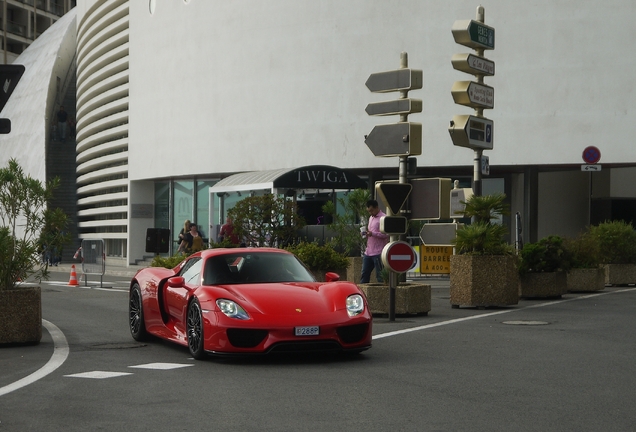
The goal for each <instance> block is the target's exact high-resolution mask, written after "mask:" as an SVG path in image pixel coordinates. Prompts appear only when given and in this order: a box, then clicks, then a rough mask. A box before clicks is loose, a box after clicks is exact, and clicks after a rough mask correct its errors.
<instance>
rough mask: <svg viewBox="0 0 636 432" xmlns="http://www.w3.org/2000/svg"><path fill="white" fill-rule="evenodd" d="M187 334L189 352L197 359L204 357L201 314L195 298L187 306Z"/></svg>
mask: <svg viewBox="0 0 636 432" xmlns="http://www.w3.org/2000/svg"><path fill="white" fill-rule="evenodd" d="M186 333H187V335H188V348H189V349H190V354H191V355H192V357H194V358H195V359H197V360H201V359H203V358H205V351H204V350H203V315H202V313H201V305H199V301H198V300H197V299H193V300H192V301H191V302H190V305H189V306H188V322H187V324H186Z"/></svg>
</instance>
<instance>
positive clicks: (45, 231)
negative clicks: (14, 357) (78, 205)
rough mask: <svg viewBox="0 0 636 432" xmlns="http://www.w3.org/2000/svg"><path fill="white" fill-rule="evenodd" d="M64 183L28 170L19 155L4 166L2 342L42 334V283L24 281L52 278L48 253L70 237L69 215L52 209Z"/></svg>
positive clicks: (0, 179) (0, 198)
mask: <svg viewBox="0 0 636 432" xmlns="http://www.w3.org/2000/svg"><path fill="white" fill-rule="evenodd" d="M58 184H59V179H55V180H53V181H51V182H50V183H48V184H46V185H44V184H42V182H40V181H39V180H36V179H34V178H32V177H31V176H28V175H25V173H24V172H23V170H22V168H21V167H20V166H19V165H18V163H17V161H16V160H15V159H11V160H10V161H9V163H8V166H6V167H4V168H1V169H0V220H1V221H2V226H1V227H0V343H38V342H40V340H41V338H42V300H41V290H40V287H39V285H33V284H25V283H22V281H26V280H27V279H28V278H30V277H31V278H34V279H36V280H41V279H42V278H46V277H47V276H48V273H47V261H46V260H44V259H43V254H44V253H45V252H46V251H47V250H48V251H52V250H61V248H62V246H63V245H64V244H65V243H67V242H68V235H67V234H65V233H64V231H65V229H66V224H67V217H66V214H65V213H64V212H63V211H62V210H60V209H48V208H47V203H48V201H49V200H50V199H51V197H52V193H53V190H54V189H55V188H56V187H57V185H58Z"/></svg>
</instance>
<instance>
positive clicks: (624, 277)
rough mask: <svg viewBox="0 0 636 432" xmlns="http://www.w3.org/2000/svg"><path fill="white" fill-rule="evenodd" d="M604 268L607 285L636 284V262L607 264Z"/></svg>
mask: <svg viewBox="0 0 636 432" xmlns="http://www.w3.org/2000/svg"><path fill="white" fill-rule="evenodd" d="M604 270H605V284H606V285H614V286H625V285H629V284H636V264H605V266H604Z"/></svg>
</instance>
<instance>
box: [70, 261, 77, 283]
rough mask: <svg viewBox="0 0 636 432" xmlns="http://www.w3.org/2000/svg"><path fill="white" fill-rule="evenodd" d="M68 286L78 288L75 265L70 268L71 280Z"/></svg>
mask: <svg viewBox="0 0 636 432" xmlns="http://www.w3.org/2000/svg"><path fill="white" fill-rule="evenodd" d="M68 284H69V286H78V285H79V283H78V282H77V273H75V264H73V265H72V266H71V279H70V280H69V281H68Z"/></svg>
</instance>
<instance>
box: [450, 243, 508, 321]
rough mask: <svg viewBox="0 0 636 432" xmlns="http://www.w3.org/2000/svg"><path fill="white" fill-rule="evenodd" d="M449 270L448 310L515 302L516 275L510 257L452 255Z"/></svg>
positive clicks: (506, 304)
mask: <svg viewBox="0 0 636 432" xmlns="http://www.w3.org/2000/svg"><path fill="white" fill-rule="evenodd" d="M450 267H451V278H450V304H451V306H452V307H454V308H458V307H460V306H466V307H493V306H511V305H516V304H518V303H519V291H518V290H519V273H518V271H517V258H516V257H515V256H514V255H452V256H451V257H450Z"/></svg>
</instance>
